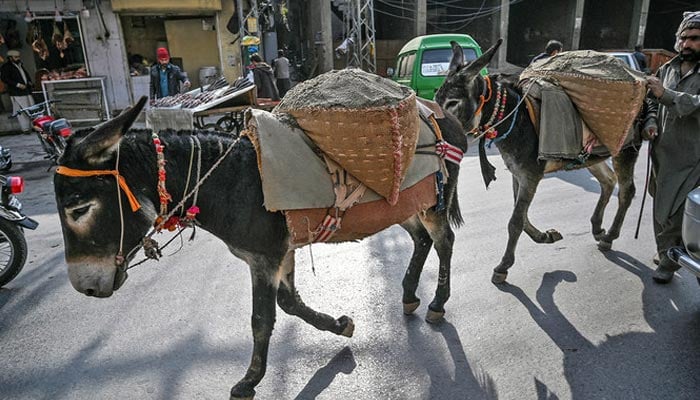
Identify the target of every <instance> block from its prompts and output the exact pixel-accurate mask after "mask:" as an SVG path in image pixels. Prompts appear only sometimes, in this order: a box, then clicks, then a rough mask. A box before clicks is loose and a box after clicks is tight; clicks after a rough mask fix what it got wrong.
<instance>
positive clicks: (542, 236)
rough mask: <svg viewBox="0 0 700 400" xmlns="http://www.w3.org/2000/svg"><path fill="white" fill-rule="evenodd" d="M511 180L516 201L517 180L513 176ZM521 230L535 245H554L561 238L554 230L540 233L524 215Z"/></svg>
mask: <svg viewBox="0 0 700 400" xmlns="http://www.w3.org/2000/svg"><path fill="white" fill-rule="evenodd" d="M512 178H513V200H514V201H517V199H518V187H519V184H518V180H517V179H515V176H513V177H512ZM523 230H524V231H525V233H527V235H528V236H530V239H532V241H534V242H535V243H554V242H558V241H560V240H561V239H562V238H563V237H562V235H561V233H559V231H557V230H556V229H548V230H547V232H542V231H541V230H539V229H537V227H535V226H534V225H532V223H530V218H529V217H528V216H527V214H526V215H525V225H524V226H523Z"/></svg>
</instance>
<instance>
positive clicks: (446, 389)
mask: <svg viewBox="0 0 700 400" xmlns="http://www.w3.org/2000/svg"><path fill="white" fill-rule="evenodd" d="M425 325H426V322H424V321H423V320H421V319H419V318H409V320H408V321H407V323H406V331H407V332H408V345H409V346H408V347H409V348H410V349H412V351H411V352H410V355H411V356H412V357H413V359H414V363H415V364H416V365H419V366H423V367H424V368H425V372H426V373H427V374H428V376H429V377H430V388H429V389H428V392H427V393H428V395H427V398H429V399H497V398H498V394H497V391H496V384H495V382H494V381H493V379H491V377H490V376H489V375H488V374H486V372H484V371H482V370H477V371H474V370H473V369H472V367H471V366H470V364H469V360H468V359H467V355H466V354H465V353H464V345H463V344H462V340H461V339H460V337H459V333H458V332H457V329H455V327H454V325H452V324H451V323H449V322H447V321H444V322H442V323H441V324H439V325H428V327H429V329H425ZM427 330H431V331H433V333H438V334H440V335H442V338H443V340H444V341H445V343H444V345H443V344H442V343H439V342H436V341H435V340H433V338H431V337H429V335H426V331H427ZM427 333H431V332H427ZM445 347H447V352H445ZM453 371H454V373H453Z"/></svg>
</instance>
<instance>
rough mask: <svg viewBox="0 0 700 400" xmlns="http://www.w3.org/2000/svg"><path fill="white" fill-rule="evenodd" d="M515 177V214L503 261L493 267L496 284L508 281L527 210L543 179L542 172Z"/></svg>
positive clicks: (509, 230) (493, 277) (509, 226)
mask: <svg viewBox="0 0 700 400" xmlns="http://www.w3.org/2000/svg"><path fill="white" fill-rule="evenodd" d="M513 177H514V179H518V182H517V185H516V184H514V185H513V189H515V188H516V186H517V192H516V193H517V194H516V195H515V206H514V207H513V214H512V215H511V217H510V221H508V243H507V245H506V251H505V253H504V254H503V258H502V259H501V263H500V264H498V266H497V267H496V268H494V269H493V275H492V276H491V282H493V283H495V284H499V283H503V282H505V281H506V278H507V277H508V268H510V267H512V266H513V263H515V247H516V246H517V245H518V239H519V238H520V234H521V233H522V232H523V229H524V228H525V222H526V221H527V210H528V208H530V203H531V202H532V198H533V197H534V196H535V191H537V185H538V184H539V182H540V180H541V179H542V175H541V174H538V175H536V176H534V177H530V179H528V178H527V177H516V176H515V175H513Z"/></svg>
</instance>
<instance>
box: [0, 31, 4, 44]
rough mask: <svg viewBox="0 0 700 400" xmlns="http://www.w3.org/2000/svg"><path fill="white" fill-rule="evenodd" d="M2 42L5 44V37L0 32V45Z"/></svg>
mask: <svg viewBox="0 0 700 400" xmlns="http://www.w3.org/2000/svg"><path fill="white" fill-rule="evenodd" d="M3 44H5V38H4V37H3V36H2V34H0V46H2V45H3Z"/></svg>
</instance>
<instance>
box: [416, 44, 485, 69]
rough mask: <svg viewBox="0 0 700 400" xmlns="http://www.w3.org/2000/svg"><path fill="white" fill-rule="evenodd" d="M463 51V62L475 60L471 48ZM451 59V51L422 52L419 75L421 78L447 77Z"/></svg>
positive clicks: (433, 50)
mask: <svg viewBox="0 0 700 400" xmlns="http://www.w3.org/2000/svg"><path fill="white" fill-rule="evenodd" d="M462 49H463V50H464V61H473V60H476V51H474V49H471V48H464V47H463V48H462ZM450 59H452V49H432V50H424V51H423V59H422V60H421V63H420V73H421V75H423V76H441V75H447V70H448V69H449V67H450Z"/></svg>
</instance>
